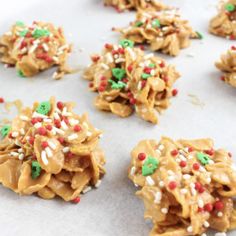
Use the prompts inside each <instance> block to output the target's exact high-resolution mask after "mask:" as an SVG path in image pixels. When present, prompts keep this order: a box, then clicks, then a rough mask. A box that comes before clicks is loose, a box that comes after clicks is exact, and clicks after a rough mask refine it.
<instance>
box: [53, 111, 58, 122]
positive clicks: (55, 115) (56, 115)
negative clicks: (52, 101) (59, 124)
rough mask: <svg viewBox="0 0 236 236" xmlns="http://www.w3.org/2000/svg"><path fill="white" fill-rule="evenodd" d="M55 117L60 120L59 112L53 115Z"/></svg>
mask: <svg viewBox="0 0 236 236" xmlns="http://www.w3.org/2000/svg"><path fill="white" fill-rule="evenodd" d="M53 116H54V118H55V119H57V120H60V116H59V115H58V113H57V112H55V113H54V114H53Z"/></svg>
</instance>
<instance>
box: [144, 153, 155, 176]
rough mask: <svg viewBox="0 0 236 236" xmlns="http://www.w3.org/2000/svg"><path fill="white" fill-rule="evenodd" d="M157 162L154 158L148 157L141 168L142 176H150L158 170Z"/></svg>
mask: <svg viewBox="0 0 236 236" xmlns="http://www.w3.org/2000/svg"><path fill="white" fill-rule="evenodd" d="M158 165H159V161H158V160H157V159H156V158H153V157H151V156H149V157H148V158H147V160H146V161H145V162H144V164H143V166H142V175H143V176H147V175H152V174H153V173H154V172H155V170H156V169H157V168H158Z"/></svg>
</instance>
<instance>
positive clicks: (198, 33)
mask: <svg viewBox="0 0 236 236" xmlns="http://www.w3.org/2000/svg"><path fill="white" fill-rule="evenodd" d="M196 34H197V36H198V38H199V39H203V35H202V34H201V33H200V32H198V31H196Z"/></svg>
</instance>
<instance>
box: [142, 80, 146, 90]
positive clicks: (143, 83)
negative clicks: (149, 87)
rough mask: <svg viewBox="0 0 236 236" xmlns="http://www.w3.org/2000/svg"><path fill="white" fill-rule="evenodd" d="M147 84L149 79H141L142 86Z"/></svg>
mask: <svg viewBox="0 0 236 236" xmlns="http://www.w3.org/2000/svg"><path fill="white" fill-rule="evenodd" d="M146 84H147V81H146V80H142V81H141V87H142V88H144V87H145V86H146Z"/></svg>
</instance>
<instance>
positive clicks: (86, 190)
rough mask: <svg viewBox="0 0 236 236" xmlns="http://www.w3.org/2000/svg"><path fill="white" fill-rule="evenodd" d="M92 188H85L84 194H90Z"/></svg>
mask: <svg viewBox="0 0 236 236" xmlns="http://www.w3.org/2000/svg"><path fill="white" fill-rule="evenodd" d="M91 189H92V188H91V187H90V186H88V187H87V188H85V189H84V190H83V191H82V193H83V194H85V193H87V192H89V191H90V190H91Z"/></svg>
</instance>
